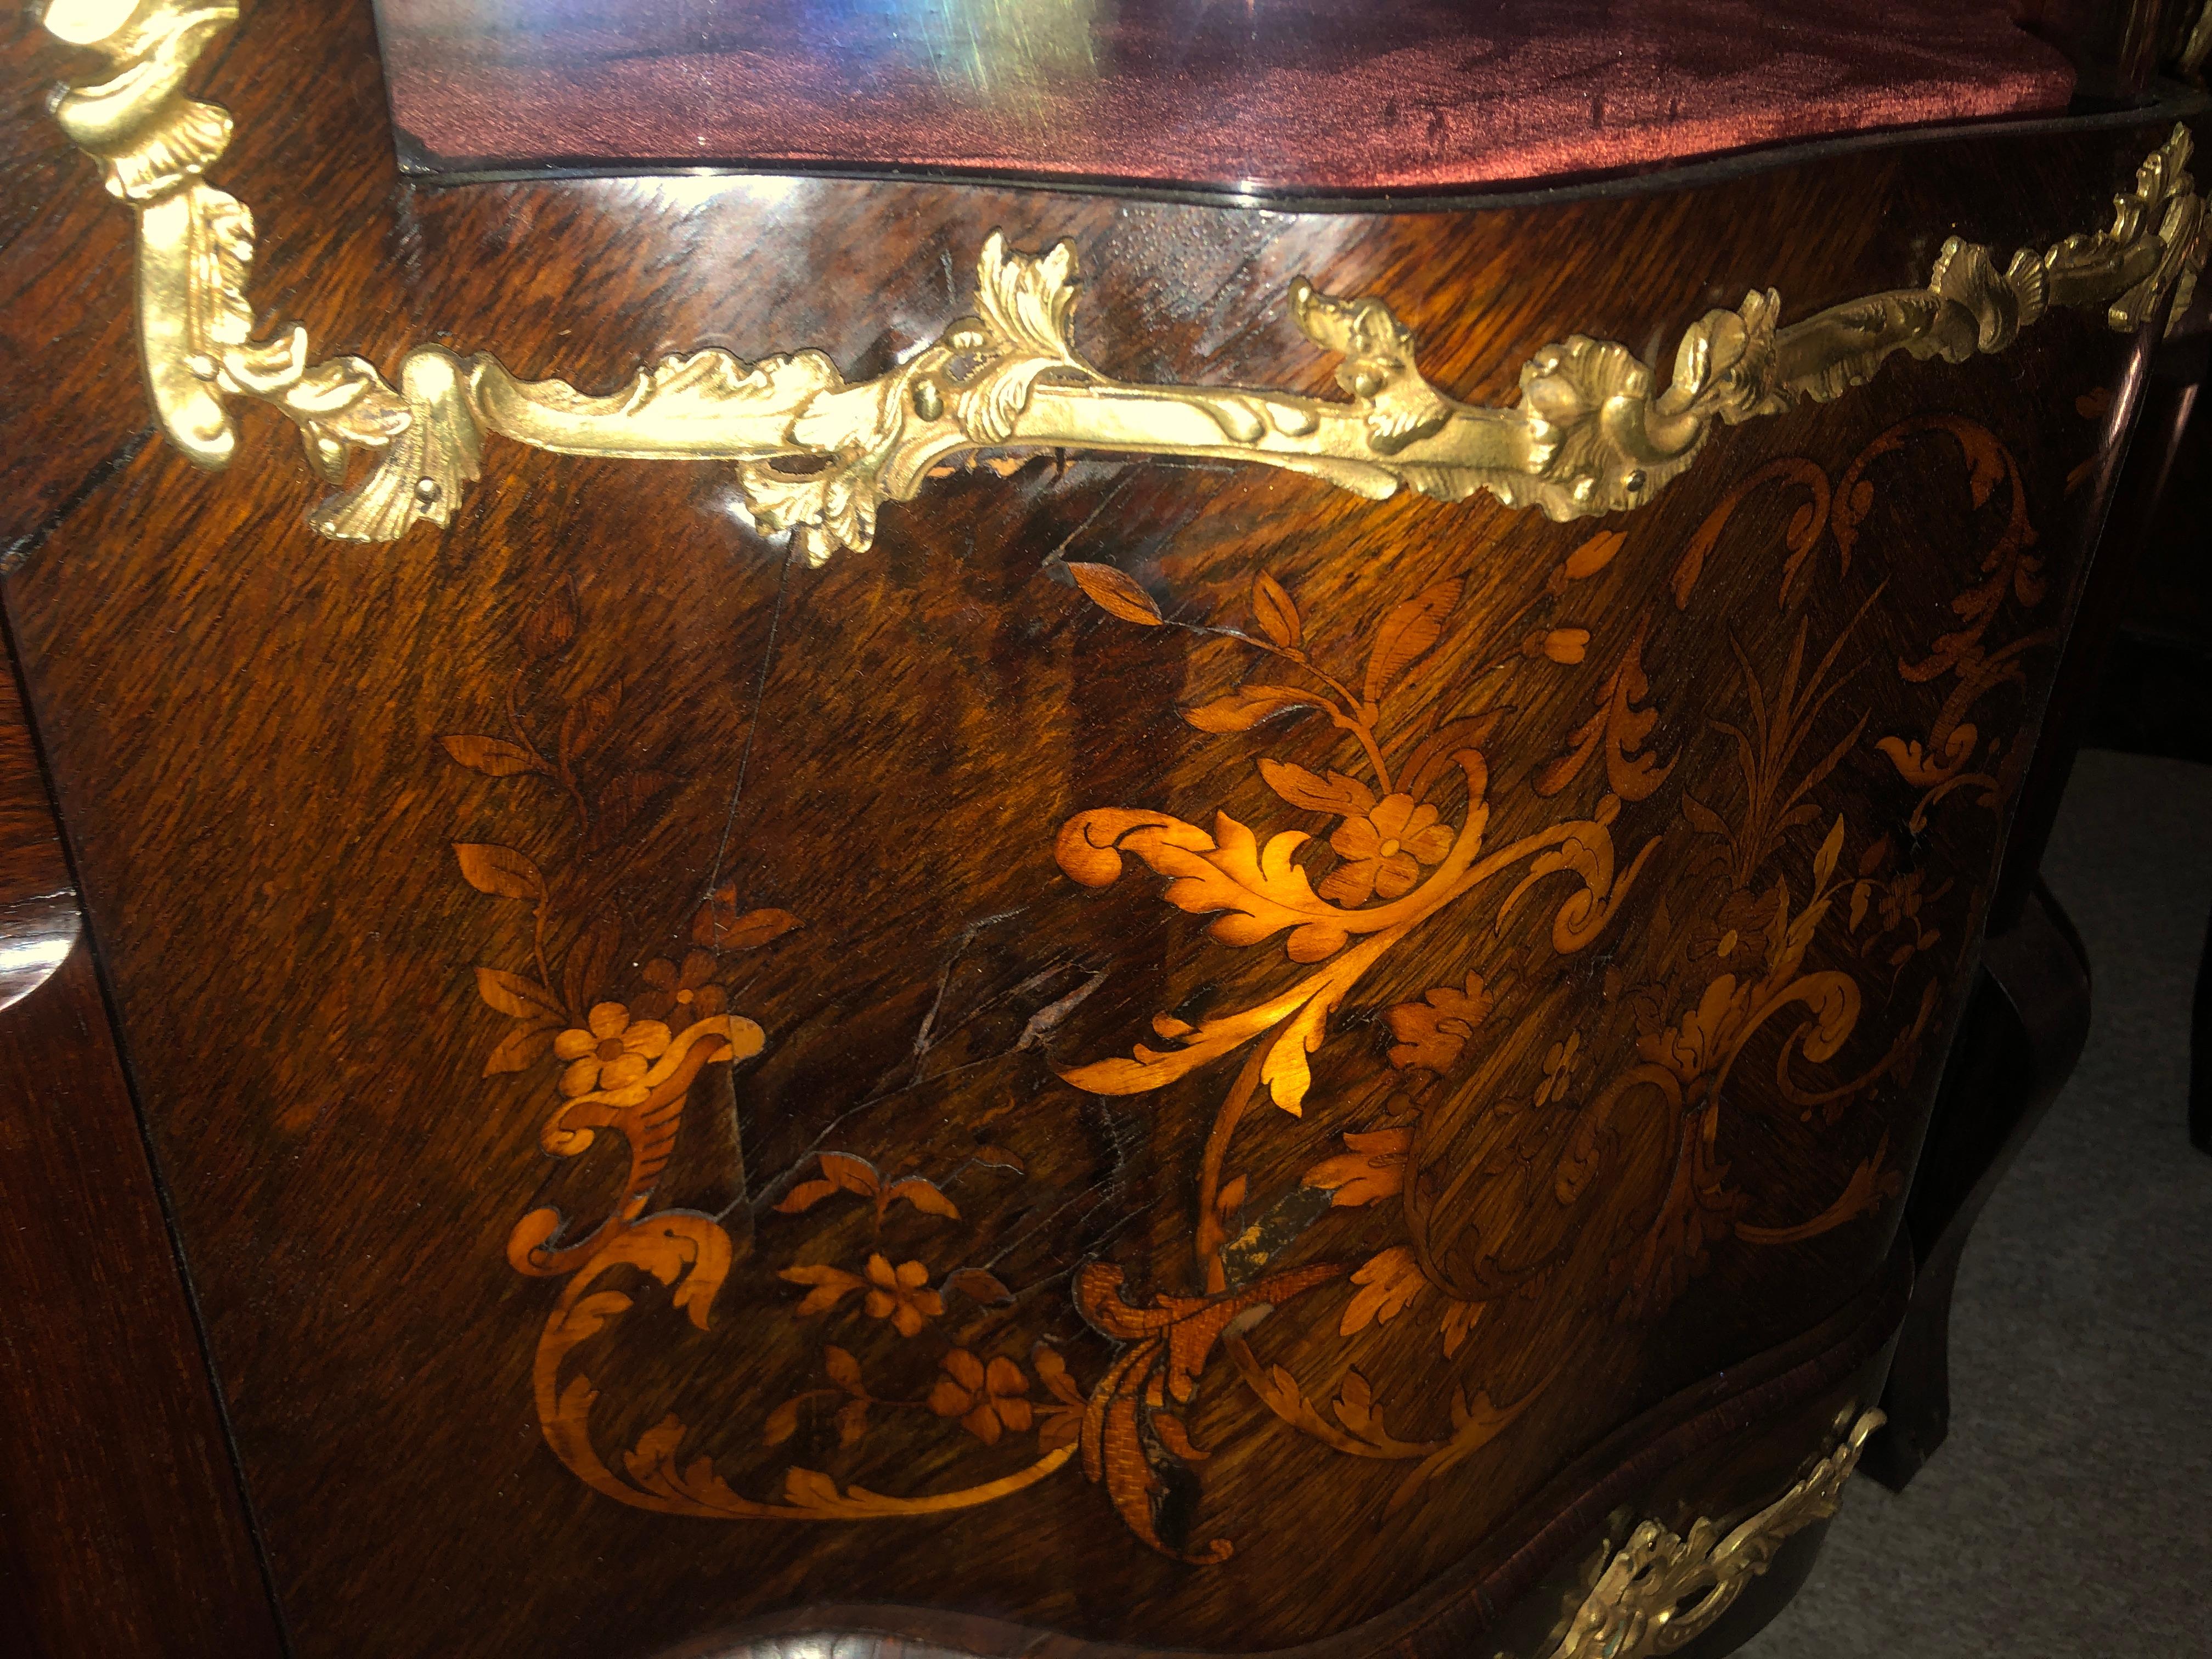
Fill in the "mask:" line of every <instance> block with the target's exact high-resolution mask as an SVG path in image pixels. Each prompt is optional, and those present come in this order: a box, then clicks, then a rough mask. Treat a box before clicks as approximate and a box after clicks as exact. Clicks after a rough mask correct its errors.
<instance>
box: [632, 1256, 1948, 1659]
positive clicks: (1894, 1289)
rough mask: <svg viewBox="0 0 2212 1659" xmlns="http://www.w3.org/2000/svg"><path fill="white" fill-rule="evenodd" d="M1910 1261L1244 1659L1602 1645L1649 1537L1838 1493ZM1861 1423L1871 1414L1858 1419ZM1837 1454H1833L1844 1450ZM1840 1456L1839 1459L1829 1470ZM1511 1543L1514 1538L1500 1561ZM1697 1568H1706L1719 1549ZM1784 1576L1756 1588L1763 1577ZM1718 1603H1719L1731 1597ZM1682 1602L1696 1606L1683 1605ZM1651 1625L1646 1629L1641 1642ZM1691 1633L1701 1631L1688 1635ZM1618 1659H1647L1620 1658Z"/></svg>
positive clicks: (1112, 1651) (987, 1642)
mask: <svg viewBox="0 0 2212 1659" xmlns="http://www.w3.org/2000/svg"><path fill="white" fill-rule="evenodd" d="M1911 1282H1912V1266H1911V1252H1910V1249H1909V1248H1908V1247H1907V1246H1906V1245H1905V1243H1904V1241H1903V1240H1902V1239H1900V1240H1899V1243H1898V1246H1897V1247H1896V1249H1893V1251H1892V1252H1891V1254H1890V1255H1889V1258H1888V1259H1887V1261H1886V1262H1885V1263H1884V1264H1883V1267H1882V1269H1881V1273H1879V1274H1878V1275H1877V1277H1876V1279H1875V1282H1874V1283H1873V1284H1871V1285H1868V1286H1866V1287H1865V1288H1864V1289H1863V1290H1862V1291H1860V1293H1859V1294H1858V1295H1857V1297H1854V1298H1852V1299H1851V1300H1850V1302H1849V1303H1848V1304H1846V1305H1845V1306H1844V1307H1843V1308H1842V1309H1841V1310H1839V1311H1838V1312H1836V1313H1835V1314H1833V1315H1832V1316H1830V1317H1829V1318H1827V1319H1826V1321H1824V1322H1822V1323H1820V1325H1818V1326H1816V1327H1814V1328H1813V1329H1811V1330H1809V1331H1808V1332H1806V1333H1804V1334H1802V1335H1801V1336H1799V1337H1797V1338H1796V1339H1794V1340H1791V1341H1790V1342H1788V1343H1785V1344H1784V1345H1782V1346H1779V1347H1776V1348H1771V1349H1769V1350H1767V1351H1766V1352H1764V1353H1760V1354H1757V1355H1754V1356H1753V1357H1751V1358H1747V1360H1745V1361H1744V1362H1743V1363H1742V1364H1738V1365H1734V1366H1730V1367H1729V1368H1728V1369H1727V1370H1723V1371H1719V1372H1716V1373H1714V1374H1713V1375H1712V1376H1709V1377H1707V1378H1706V1379H1705V1381H1703V1382H1701V1383H1695V1384H1693V1385H1692V1386H1691V1387H1690V1388H1688V1389H1684V1390H1683V1391H1682V1392H1680V1393H1679V1394H1677V1395H1674V1396H1673V1397H1672V1398H1670V1399H1668V1400H1667V1401H1662V1403H1661V1404H1660V1405H1658V1406H1656V1407H1653V1408H1652V1409H1651V1410H1650V1411H1649V1412H1646V1413H1644V1414H1643V1415H1642V1416H1641V1417H1638V1418H1637V1419H1633V1420H1632V1421H1631V1422H1629V1423H1627V1424H1625V1425H1622V1426H1621V1427H1620V1429H1618V1430H1616V1431H1614V1432H1613V1433H1612V1434H1611V1435H1608V1436H1607V1437H1605V1438H1604V1439H1603V1440H1601V1441H1600V1442H1599V1443H1597V1444H1596V1445H1595V1446H1593V1447H1592V1448H1590V1449H1589V1451H1587V1452H1585V1453H1584V1454H1583V1455H1582V1456H1581V1457H1579V1458H1577V1459H1576V1460H1575V1462H1573V1463H1571V1464H1570V1465H1569V1466H1568V1467H1567V1468H1565V1469H1564V1470H1562V1471H1561V1472H1560V1473H1559V1474H1558V1475H1557V1476H1556V1477H1554V1478H1553V1480H1551V1481H1550V1482H1549V1483H1547V1485H1546V1486H1544V1487H1543V1488H1542V1489H1541V1491H1539V1492H1537V1493H1536V1494H1535V1495H1534V1497H1532V1498H1530V1499H1529V1500H1528V1503H1526V1504H1523V1505H1522V1507H1521V1509H1520V1510H1518V1511H1516V1513H1515V1514H1514V1515H1513V1516H1510V1517H1508V1519H1507V1520H1506V1521H1505V1522H1503V1523H1502V1524H1501V1525H1500V1526H1499V1527H1498V1528H1496V1530H1495V1533H1494V1534H1493V1536H1494V1537H1495V1538H1496V1539H1497V1540H1498V1541H1499V1542H1498V1544H1496V1545H1493V1546H1485V1547H1483V1548H1480V1549H1478V1550H1476V1551H1475V1552H1474V1553H1472V1554H1471V1555H1469V1556H1468V1557H1466V1558H1465V1559H1462V1562H1461V1563H1460V1565H1458V1567H1457V1568H1456V1569H1455V1570H1453V1571H1449V1572H1448V1573H1446V1574H1445V1575H1444V1576H1443V1577H1442V1578H1440V1579H1439V1580H1438V1581H1437V1582H1436V1583H1433V1584H1431V1586H1430V1587H1429V1588H1428V1589H1425V1590H1424V1591H1423V1592H1421V1594H1419V1595H1417V1596H1415V1597H1413V1598H1412V1599H1411V1600H1409V1601H1406V1602H1404V1603H1402V1604H1401V1606H1399V1607H1395V1608H1394V1609H1392V1610H1391V1611H1390V1612H1389V1613H1384V1614H1383V1615H1381V1616H1380V1617H1378V1618H1376V1619H1373V1620H1368V1621H1367V1622H1365V1623H1364V1624H1361V1625H1358V1626H1354V1627H1352V1629H1350V1630H1346V1631H1342V1632H1338V1633H1337V1634H1335V1635H1334V1636H1330V1637H1325V1638H1321V1639H1320V1640H1317V1641H1314V1642H1310V1643H1305V1644H1300V1645H1298V1646H1297V1647H1292V1648H1285V1649H1279V1650H1273V1651H1272V1652H1270V1653H1268V1654H1267V1655H1266V1656H1255V1659H1380V1656H1383V1655H1386V1654H1387V1655H1390V1656H1394V1659H1446V1656H1449V1659H1468V1656H1475V1659H1487V1656H1489V1655H1492V1654H1498V1655H1499V1656H1500V1659H1522V1656H1524V1655H1526V1656H1542V1659H1562V1656H1565V1659H1575V1656H1579V1655H1582V1654H1583V1653H1585V1652H1587V1653H1589V1654H1596V1653H1601V1652H1605V1651H1607V1649H1606V1648H1605V1647H1604V1646H1603V1645H1602V1644H1601V1645H1597V1646H1591V1647H1588V1648H1583V1647H1577V1646H1575V1645H1573V1639H1574V1633H1575V1632H1574V1631H1573V1630H1572V1629H1571V1627H1570V1620H1571V1618H1572V1616H1573V1615H1574V1614H1575V1613H1577V1611H1581V1612H1583V1613H1588V1611H1589V1608H1590V1607H1591V1606H1592V1603H1593V1598H1594V1596H1595V1594H1596V1593H1597V1592H1599V1591H1600V1590H1601V1578H1602V1577H1603V1575H1604V1572H1605V1570H1606V1569H1607V1566H1608V1565H1612V1564H1615V1563H1617V1562H1618V1561H1619V1560H1620V1557H1621V1556H1622V1555H1623V1554H1624V1553H1626V1549H1627V1548H1628V1547H1632V1543H1633V1541H1634V1540H1635V1538H1636V1535H1637V1534H1638V1533H1639V1532H1640V1531H1641V1530H1643V1528H1639V1522H1655V1523H1656V1526H1657V1527H1658V1528H1663V1529H1670V1533H1679V1534H1686V1535H1687V1536H1688V1538H1689V1540H1690V1541H1691V1543H1692V1546H1695V1545H1696V1543H1697V1542H1698V1539H1699V1532H1700V1530H1701V1528H1700V1527H1699V1522H1703V1521H1710V1522H1713V1523H1717V1524H1716V1525H1715V1526H1714V1528H1713V1530H1714V1531H1715V1532H1716V1534H1717V1535H1718V1536H1717V1539H1716V1540H1715V1541H1716V1543H1717V1544H1718V1545H1719V1546H1720V1547H1723V1548H1724V1547H1726V1545H1727V1544H1728V1543H1730V1542H1735V1541H1736V1534H1738V1533H1739V1532H1741V1533H1749V1532H1751V1531H1753V1530H1754V1529H1753V1528H1751V1527H1749V1526H1747V1525H1745V1524H1743V1523H1746V1522H1751V1521H1755V1520H1757V1519H1759V1516H1762V1515H1764V1514H1765V1513H1767V1512H1770V1511H1772V1510H1776V1509H1778V1508H1780V1507H1781V1505H1782V1504H1783V1503H1784V1502H1785V1501H1786V1500H1787V1499H1788V1498H1790V1497H1791V1496H1792V1495H1793V1494H1794V1493H1795V1492H1796V1489H1797V1488H1798V1487H1800V1486H1808V1485H1812V1484H1814V1482H1816V1481H1817V1480H1818V1479H1819V1477H1820V1474H1821V1473H1822V1470H1823V1466H1824V1460H1825V1462H1826V1463H1830V1464H1832V1463H1834V1462H1838V1461H1840V1462H1842V1463H1843V1468H1841V1469H1840V1470H1838V1471H1834V1472H1833V1474H1834V1479H1835V1481H1836V1483H1837V1484H1838V1485H1840V1483H1841V1480H1842V1477H1843V1476H1844V1475H1846V1474H1849V1473H1850V1465H1851V1464H1852V1463H1853V1462H1856V1461H1857V1448H1858V1446H1859V1445H1860V1444H1861V1443H1863V1442H1864V1440H1865V1437H1866V1435H1867V1434H1868V1433H1870V1432H1871V1431H1872V1429H1873V1427H1874V1424H1873V1423H1862V1422H1861V1421H1860V1419H1861V1414H1862V1408H1863V1407H1867V1406H1870V1405H1871V1404H1872V1403H1873V1401H1874V1400H1875V1396H1876V1395H1879V1394H1880V1393H1881V1382H1882V1376H1883V1374H1884V1372H1885V1370H1887V1364H1888V1359H1889V1353H1890V1349H1891V1346H1892V1343H1893V1340H1894V1338H1895V1335H1896V1334H1897V1331H1898V1328H1899V1325H1900V1323H1901V1322H1902V1321H1903V1320H1904V1318H1905V1311H1906V1308H1907V1305H1908V1303H1909V1301H1910V1298H1911ZM1866 1415H1867V1416H1869V1417H1872V1418H1874V1419H1875V1420H1876V1421H1878V1419H1879V1414H1878V1413H1866ZM1845 1448H1848V1452H1847V1453H1845V1452H1844V1449H1845ZM1839 1454H1842V1455H1840V1456H1839ZM1826 1513H1832V1508H1831V1509H1830V1510H1826V1511H1816V1512H1815V1513H1814V1515H1812V1516H1807V1517H1806V1521H1807V1522H1809V1524H1806V1523H1805V1522H1800V1523H1799V1524H1797V1525H1793V1526H1790V1527H1788V1528H1777V1529H1775V1530H1774V1531H1773V1532H1772V1534H1771V1537H1769V1538H1767V1539H1766V1540H1765V1549H1764V1551H1763V1553H1761V1554H1760V1559H1759V1561H1758V1563H1757V1564H1756V1565H1745V1567H1744V1568H1743V1582H1742V1583H1741V1584H1739V1585H1738V1588H1739V1589H1742V1588H1744V1587H1745V1586H1746V1585H1748V1584H1750V1583H1753V1581H1759V1590H1761V1591H1766V1590H1769V1589H1774V1590H1779V1591H1780V1592H1781V1593H1780V1594H1756V1593H1747V1594H1746V1595H1744V1596H1743V1598H1742V1601H1741V1603H1740V1604H1738V1605H1737V1606H1736V1607H1727V1605H1726V1603H1723V1609H1724V1610H1725V1612H1726V1613H1727V1614H1728V1616H1726V1617H1723V1618H1720V1619H1717V1620H1716V1621H1715V1622H1714V1623H1713V1624H1712V1625H1711V1629H1710V1630H1709V1631H1708V1632H1706V1633H1705V1634H1704V1635H1699V1636H1692V1637H1691V1638H1689V1639H1688V1640H1687V1641H1685V1640H1683V1639H1682V1634H1681V1633H1680V1632H1676V1633H1675V1639H1674V1640H1673V1641H1671V1642H1669V1643H1668V1650H1669V1651H1680V1652H1684V1653H1689V1654H1696V1655H1699V1656H1700V1659H1717V1656H1719V1655H1722V1654H1724V1653H1726V1652H1728V1651H1729V1650H1732V1649H1733V1648H1735V1646H1736V1645H1737V1644H1740V1643H1741V1642H1743V1641H1746V1640H1747V1639H1749V1638H1750V1636H1751V1635H1752V1634H1753V1632H1754V1631H1755V1630H1756V1629H1757V1628H1758V1627H1759V1626H1762V1625H1764V1624H1765V1622H1766V1620H1769V1619H1771V1618H1772V1617H1773V1616H1774V1614H1775V1613H1778V1612H1779V1611H1780V1610H1781V1607H1783V1606H1784V1604H1785V1603H1786V1602H1787V1601H1788V1599H1789V1595H1790V1594H1791V1593H1794V1589H1795V1588H1796V1584H1797V1583H1802V1580H1803V1577H1804V1575H1805V1571H1806V1570H1807V1569H1808V1568H1809V1565H1810V1557H1811V1553H1812V1552H1813V1551H1814V1550H1815V1549H1817V1547H1818V1541H1819V1535H1820V1532H1821V1530H1823V1522H1824V1521H1825V1516H1826ZM1511 1541H1520V1543H1519V1545H1518V1547H1510V1543H1511ZM1677 1541H1678V1542H1679V1541H1680V1540H1677ZM1714 1553H1715V1554H1716V1555H1717V1554H1718V1553H1719V1550H1718V1549H1716V1550H1715V1552H1714ZM1775 1561H1782V1562H1784V1563H1785V1565H1788V1567H1789V1568H1790V1571H1787V1572H1785V1573H1784V1574H1783V1575H1782V1576H1781V1577H1780V1578H1779V1579H1778V1581H1777V1582H1776V1583H1774V1584H1772V1585H1771V1586H1770V1585H1768V1584H1766V1583H1765V1582H1763V1581H1764V1576H1765V1574H1766V1572H1767V1569H1768V1566H1769V1565H1771V1564H1772V1563H1773V1562H1775ZM1731 1599H1733V1598H1731ZM1694 1600H1695V1598H1694V1596H1692V1601H1694ZM1657 1628H1658V1626H1654V1631H1653V1633H1654V1634H1656V1630H1657ZM1699 1628H1703V1626H1702V1625H1701V1626H1699ZM1615 1651H1617V1652H1618V1653H1619V1654H1620V1655H1621V1656H1624V1659H1625V1656H1627V1655H1630V1654H1632V1653H1633V1654H1642V1653H1645V1652H1656V1651H1657V1649H1656V1648H1649V1647H1646V1646H1643V1645H1633V1644H1632V1645H1631V1646H1629V1647H1620V1648H1618V1649H1616V1650H1615ZM661 1659H1200V1656H1199V1655H1198V1654H1197V1653H1196V1652H1186V1651H1183V1650H1166V1649H1147V1648H1138V1647H1132V1646H1126V1645H1122V1644H1113V1643H1102V1642H1089V1641H1084V1640H1079V1639H1077V1638H1070V1637H1066V1636H1060V1635H1055V1634H1053V1633H1051V1632H1045V1631H1042V1630H1038V1629H1035V1628H1031V1627H1027V1626H1020V1625H1017V1624H1013V1623H1010V1622H1008V1621H1006V1620H997V1619H991V1618H986V1617H976V1616H969V1615H963V1614H959V1613H948V1612H944V1611H932V1610H925V1609H921V1608H913V1607H855V1606H816V1607H802V1608H798V1609H795V1610H793V1611H792V1612H790V1613H783V1614H779V1615H775V1616H772V1617H770V1618H767V1619H761V1620H750V1621H748V1622H747V1623H745V1624H744V1625H742V1626H737V1627H734V1628H732V1629H728V1630H725V1631H722V1632H716V1633H714V1634H713V1635H712V1636H709V1637H706V1638H701V1639H699V1640H696V1641H693V1642H690V1643H687V1644H684V1646H682V1647H680V1648H678V1649H675V1650H671V1651H669V1652H667V1653H665V1654H664V1655H663V1656H661Z"/></svg>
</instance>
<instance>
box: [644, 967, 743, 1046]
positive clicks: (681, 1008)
mask: <svg viewBox="0 0 2212 1659" xmlns="http://www.w3.org/2000/svg"><path fill="white" fill-rule="evenodd" d="M717 966H719V964H718V963H716V962H715V960H714V957H713V956H711V955H710V954H708V952H707V951H686V952H685V953H684V962H683V965H682V966H681V967H678V965H677V964H676V963H672V962H671V961H669V959H668V958H667V957H654V958H653V960H652V961H651V962H648V963H646V964H645V969H644V973H645V982H646V983H647V985H648V986H650V987H652V988H651V989H650V990H648V991H647V992H646V993H645V994H643V995H641V996H638V997H635V998H634V999H632V1005H633V1008H634V1011H635V1013H636V1014H637V1016H638V1017H639V1018H641V1019H657V1020H661V1021H664V1022H665V1024H667V1026H668V1029H669V1030H671V1031H681V1030H684V1029H685V1028H686V1027H687V1026H690V1025H692V1024H696V1022H697V1021H700V1020H702V1019H705V1018H708V1016H709V1015H713V1014H720V1013H726V1012H728V1010H729V1006H730V999H729V994H727V993H726V992H725V991H724V990H723V989H722V987H720V986H719V985H716V984H714V982H713V981H714V969H715V968H716V967H717Z"/></svg>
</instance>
